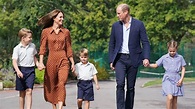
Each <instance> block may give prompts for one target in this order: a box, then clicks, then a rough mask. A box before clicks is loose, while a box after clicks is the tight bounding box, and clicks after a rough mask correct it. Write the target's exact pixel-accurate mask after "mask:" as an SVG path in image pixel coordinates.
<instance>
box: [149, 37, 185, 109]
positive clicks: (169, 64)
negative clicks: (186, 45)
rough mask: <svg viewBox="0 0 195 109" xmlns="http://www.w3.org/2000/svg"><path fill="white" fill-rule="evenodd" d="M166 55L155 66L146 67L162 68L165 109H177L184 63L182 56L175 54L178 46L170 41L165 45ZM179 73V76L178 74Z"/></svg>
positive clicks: (181, 93) (181, 88)
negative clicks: (163, 70)
mask: <svg viewBox="0 0 195 109" xmlns="http://www.w3.org/2000/svg"><path fill="white" fill-rule="evenodd" d="M167 47H168V53H167V54H165V55H163V56H162V57H161V58H160V59H158V60H157V61H156V63H155V64H149V66H148V67H151V68H157V67H158V66H163V68H164V69H165V74H164V76H163V79H162V92H163V96H167V103H166V104H167V105H166V107H167V109H177V97H178V96H183V94H184V90H183V80H184V74H185V65H186V62H185V60H184V58H183V56H181V55H179V54H178V53H177V48H178V44H177V42H176V41H174V40H171V41H170V42H168V43H167ZM180 71H181V76H180V75H179V72H180Z"/></svg>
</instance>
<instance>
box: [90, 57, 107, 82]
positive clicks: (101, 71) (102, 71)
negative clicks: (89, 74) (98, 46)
mask: <svg viewBox="0 0 195 109" xmlns="http://www.w3.org/2000/svg"><path fill="white" fill-rule="evenodd" d="M89 62H91V63H93V64H94V66H95V67H96V69H97V71H98V73H97V77H98V80H109V78H110V74H109V73H108V71H107V70H106V68H104V67H103V66H102V67H101V66H100V64H99V62H95V61H94V60H89Z"/></svg>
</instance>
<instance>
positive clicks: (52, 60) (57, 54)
mask: <svg viewBox="0 0 195 109" xmlns="http://www.w3.org/2000/svg"><path fill="white" fill-rule="evenodd" d="M40 43H41V44H40V52H39V55H46V53H47V51H48V57H47V58H48V59H47V63H46V69H45V74H44V98H45V100H46V101H48V102H50V103H52V104H57V103H58V102H59V101H62V102H63V105H64V106H65V98H66V89H65V84H66V81H67V78H68V73H69V69H70V63H69V60H68V58H69V57H72V56H73V52H72V48H71V38H70V32H69V30H68V29H66V28H61V29H60V32H59V33H58V34H56V33H55V32H54V30H53V29H52V27H49V28H45V29H43V31H42V34H41V42H40Z"/></svg>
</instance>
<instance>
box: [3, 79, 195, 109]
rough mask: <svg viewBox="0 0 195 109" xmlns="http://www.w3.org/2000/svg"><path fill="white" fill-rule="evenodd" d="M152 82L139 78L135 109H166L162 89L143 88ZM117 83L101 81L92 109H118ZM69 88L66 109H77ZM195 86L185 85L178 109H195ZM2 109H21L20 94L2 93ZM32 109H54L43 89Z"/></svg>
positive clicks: (36, 94)
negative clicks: (146, 83)
mask: <svg viewBox="0 0 195 109" xmlns="http://www.w3.org/2000/svg"><path fill="white" fill-rule="evenodd" d="M149 80H152V79H150V78H142V79H140V78H138V79H137V83H136V95H135V106H134V109H165V104H166V102H165V101H166V97H163V96H162V95H161V87H160V86H157V87H147V88H142V87H141V86H142V85H143V84H144V83H145V82H147V81H149ZM115 85H116V84H115V81H100V87H101V89H100V90H98V91H97V90H95V101H93V102H91V106H90V107H91V108H90V109H116V104H115ZM66 87H67V100H66V104H67V106H66V107H64V109H77V107H76V83H69V84H67V85H66ZM194 102H195V84H194V83H193V84H188V85H187V84H185V96H184V97H179V98H178V109H195V103H194ZM0 109H19V108H18V92H17V91H15V90H7V91H0ZM32 109H52V108H51V105H50V103H47V102H45V101H44V98H43V89H42V88H35V89H34V90H33V107H32Z"/></svg>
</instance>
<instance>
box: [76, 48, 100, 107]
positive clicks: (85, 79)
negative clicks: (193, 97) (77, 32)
mask: <svg viewBox="0 0 195 109" xmlns="http://www.w3.org/2000/svg"><path fill="white" fill-rule="evenodd" d="M79 58H80V62H79V63H77V64H76V66H75V67H76V70H75V72H74V74H75V76H77V79H78V83H77V87H78V92H77V94H78V95H77V105H78V109H82V102H83V101H84V103H85V109H89V106H90V101H94V91H93V83H92V79H93V80H94V81H95V85H96V89H97V90H99V89H100V87H99V84H98V79H97V76H96V74H97V73H98V72H97V70H96V68H95V66H94V65H93V64H92V63H90V62H88V50H87V49H85V48H84V49H82V50H81V51H80V53H79Z"/></svg>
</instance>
